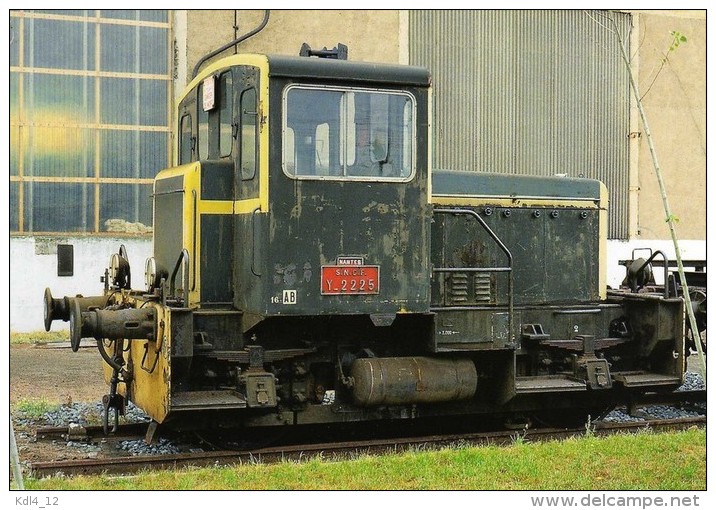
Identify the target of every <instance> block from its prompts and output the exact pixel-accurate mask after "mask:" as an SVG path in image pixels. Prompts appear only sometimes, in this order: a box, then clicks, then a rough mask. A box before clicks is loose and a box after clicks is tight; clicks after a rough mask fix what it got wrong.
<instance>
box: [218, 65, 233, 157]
mask: <svg viewBox="0 0 716 510" xmlns="http://www.w3.org/2000/svg"><path fill="white" fill-rule="evenodd" d="M233 116H234V87H233V80H232V77H231V71H229V72H226V73H223V74H222V75H221V76H220V77H219V156H220V157H226V156H231V147H232V146H233V141H234V136H233V135H234V133H233Z"/></svg>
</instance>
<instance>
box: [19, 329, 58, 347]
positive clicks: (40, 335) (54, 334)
mask: <svg viewBox="0 0 716 510" xmlns="http://www.w3.org/2000/svg"><path fill="white" fill-rule="evenodd" d="M69 338H70V334H69V332H68V331H33V332H31V333H17V332H15V331H11V332H10V344H42V343H50V342H68V341H69V340H68V339H69Z"/></svg>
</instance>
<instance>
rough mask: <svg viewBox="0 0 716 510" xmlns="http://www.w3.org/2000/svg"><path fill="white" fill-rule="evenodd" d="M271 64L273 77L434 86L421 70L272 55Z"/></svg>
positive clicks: (270, 68) (424, 69)
mask: <svg viewBox="0 0 716 510" xmlns="http://www.w3.org/2000/svg"><path fill="white" fill-rule="evenodd" d="M268 61H269V75H270V76H284V77H287V78H311V79H319V80H320V79H326V80H337V81H338V80H350V81H359V82H382V83H386V84H392V85H412V86H419V87H427V86H429V85H430V83H431V77H430V72H429V71H428V70H427V69H426V68H424V67H418V66H407V65H395V64H377V63H370V62H357V61H350V60H337V59H332V58H317V57H289V56H285V55H269V56H268Z"/></svg>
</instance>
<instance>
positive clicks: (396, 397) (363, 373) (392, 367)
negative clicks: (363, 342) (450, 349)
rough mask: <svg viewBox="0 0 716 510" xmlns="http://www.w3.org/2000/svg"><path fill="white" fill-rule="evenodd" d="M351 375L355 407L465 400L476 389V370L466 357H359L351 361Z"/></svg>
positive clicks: (473, 393)
mask: <svg viewBox="0 0 716 510" xmlns="http://www.w3.org/2000/svg"><path fill="white" fill-rule="evenodd" d="M351 377H352V378H353V397H354V401H355V404H356V405H358V406H376V405H405V404H428V403H436V402H448V401H452V400H465V399H469V398H471V397H472V396H473V395H475V391H476V390H477V370H476V368H475V364H474V363H473V362H472V361H471V360H469V359H438V358H427V357H401V358H361V359H357V360H356V361H354V362H353V365H352V366H351Z"/></svg>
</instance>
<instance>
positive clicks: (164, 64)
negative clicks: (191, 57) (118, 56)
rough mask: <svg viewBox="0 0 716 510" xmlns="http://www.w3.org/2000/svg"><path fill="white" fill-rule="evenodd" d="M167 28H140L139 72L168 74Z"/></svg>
mask: <svg viewBox="0 0 716 510" xmlns="http://www.w3.org/2000/svg"><path fill="white" fill-rule="evenodd" d="M167 32H168V31H167V29H166V28H154V27H140V28H139V72H140V73H146V74H167V73H168V72H169V69H168V67H169V62H168V61H167V48H168V44H167Z"/></svg>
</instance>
